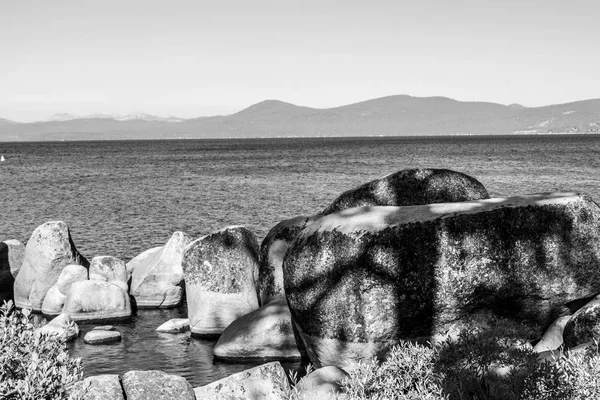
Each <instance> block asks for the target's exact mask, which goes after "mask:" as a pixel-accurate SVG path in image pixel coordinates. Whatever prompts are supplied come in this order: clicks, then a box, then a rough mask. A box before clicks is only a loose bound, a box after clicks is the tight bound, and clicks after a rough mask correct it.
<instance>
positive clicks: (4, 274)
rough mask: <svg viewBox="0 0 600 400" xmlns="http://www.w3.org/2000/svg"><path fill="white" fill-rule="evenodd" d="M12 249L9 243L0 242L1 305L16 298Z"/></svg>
mask: <svg viewBox="0 0 600 400" xmlns="http://www.w3.org/2000/svg"><path fill="white" fill-rule="evenodd" d="M11 250H12V249H11V248H10V247H9V245H8V244H6V243H5V242H0V305H1V304H4V302H5V301H7V302H8V301H9V300H11V301H12V300H14V284H15V278H14V275H13V273H12V270H11V259H10V253H11Z"/></svg>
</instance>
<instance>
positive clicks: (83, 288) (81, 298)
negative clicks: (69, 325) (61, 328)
mask: <svg viewBox="0 0 600 400" xmlns="http://www.w3.org/2000/svg"><path fill="white" fill-rule="evenodd" d="M66 297H67V298H66V301H65V306H64V308H63V312H64V313H67V314H69V315H70V316H71V317H72V318H73V319H74V320H75V321H102V320H122V319H129V318H130V317H131V303H130V301H129V295H128V294H127V292H125V291H124V290H123V289H122V288H121V287H119V286H117V285H115V284H112V283H109V282H103V281H79V282H74V283H73V284H72V285H71V287H70V288H69V291H68V292H67V296H66Z"/></svg>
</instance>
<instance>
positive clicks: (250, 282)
mask: <svg viewBox="0 0 600 400" xmlns="http://www.w3.org/2000/svg"><path fill="white" fill-rule="evenodd" d="M182 266H183V271H184V277H185V285H186V294H187V304H188V316H189V318H190V329H191V332H192V336H218V335H220V334H221V332H223V330H224V329H225V328H227V326H229V324H230V323H232V322H233V321H235V320H236V319H237V318H239V317H241V316H242V315H244V314H247V313H249V312H251V311H253V310H256V309H257V308H258V294H257V289H256V281H257V279H258V243H257V240H256V236H255V235H254V234H253V233H252V232H250V231H249V230H248V229H246V228H244V227H242V226H232V227H227V228H224V229H221V230H219V231H217V232H214V233H211V234H209V235H206V236H204V237H201V238H200V239H197V240H195V241H193V242H191V243H190V244H189V245H188V246H186V248H185V250H184V253H183V259H182Z"/></svg>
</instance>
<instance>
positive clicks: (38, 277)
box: [14, 221, 89, 311]
mask: <svg viewBox="0 0 600 400" xmlns="http://www.w3.org/2000/svg"><path fill="white" fill-rule="evenodd" d="M69 264H80V265H83V266H84V267H86V268H87V267H88V266H89V263H88V261H87V260H86V259H85V258H84V257H83V256H82V255H81V254H79V252H78V251H77V249H76V248H75V245H74V244H73V240H72V239H71V234H70V232H69V227H68V226H67V224H66V223H65V222H62V221H50V222H46V223H45V224H43V225H40V226H39V227H37V228H36V229H35V230H34V231H33V233H32V235H31V238H30V239H29V241H28V242H27V246H26V247H25V257H24V259H23V265H22V266H21V270H20V271H19V274H18V275H17V277H16V279H15V285H14V289H15V305H16V306H17V307H20V308H31V309H33V310H35V311H41V309H42V302H43V301H44V297H45V296H46V293H47V292H48V290H49V289H50V288H51V287H52V286H53V285H54V284H55V283H56V281H57V280H58V277H59V276H60V273H61V271H62V269H63V268H64V267H65V266H67V265H69Z"/></svg>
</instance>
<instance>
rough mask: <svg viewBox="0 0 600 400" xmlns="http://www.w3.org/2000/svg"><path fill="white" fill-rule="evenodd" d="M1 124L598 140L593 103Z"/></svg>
mask: <svg viewBox="0 0 600 400" xmlns="http://www.w3.org/2000/svg"><path fill="white" fill-rule="evenodd" d="M3 121H7V120H2V119H0V141H27V140H103V139H106V140H117V139H174V138H248V137H293V136H309V137H310V136H313V137H314V136H390V135H393V136H396V135H400V136H420V135H477V134H487V135H492V134H515V133H516V134H538V133H600V99H592V100H583V101H577V102H572V103H566V104H557V105H550V106H544V107H524V106H521V105H519V104H511V105H502V104H497V103H488V102H466V101H458V100H454V99H450V98H447V97H412V96H408V95H395V96H387V97H382V98H377V99H372V100H366V101H362V102H359V103H354V104H349V105H345V106H340V107H334V108H327V109H317V108H311V107H302V106H297V105H294V104H290V103H286V102H283V101H279V100H265V101H262V102H260V103H257V104H254V105H252V106H250V107H248V108H245V109H243V110H241V111H239V112H237V113H235V114H231V115H224V116H214V117H200V118H192V119H185V120H184V119H180V118H175V117H168V118H162V117H156V116H152V115H148V114H141V113H137V114H128V115H106V114H93V115H88V116H85V117H77V116H73V115H70V114H56V115H54V116H53V118H52V120H50V121H40V122H34V123H14V122H12V121H7V122H3Z"/></svg>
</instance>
